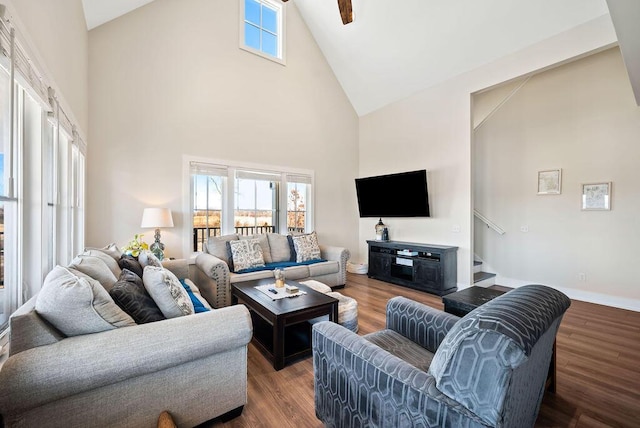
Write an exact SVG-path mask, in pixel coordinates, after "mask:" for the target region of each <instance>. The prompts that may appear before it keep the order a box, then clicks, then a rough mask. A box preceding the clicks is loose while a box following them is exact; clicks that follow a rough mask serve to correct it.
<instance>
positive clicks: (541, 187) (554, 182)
mask: <svg viewBox="0 0 640 428" xmlns="http://www.w3.org/2000/svg"><path fill="white" fill-rule="evenodd" d="M561 192H562V169H561V168H558V169H546V170H544V171H538V195H559V194H560V193H561Z"/></svg>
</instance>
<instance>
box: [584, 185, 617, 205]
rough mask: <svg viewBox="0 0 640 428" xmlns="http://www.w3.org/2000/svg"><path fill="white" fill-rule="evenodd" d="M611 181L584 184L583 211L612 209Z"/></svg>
mask: <svg viewBox="0 0 640 428" xmlns="http://www.w3.org/2000/svg"><path fill="white" fill-rule="evenodd" d="M611 186H612V183H611V181H605V182H600V183H583V184H582V211H609V210H610V209H611V189H612V187H611Z"/></svg>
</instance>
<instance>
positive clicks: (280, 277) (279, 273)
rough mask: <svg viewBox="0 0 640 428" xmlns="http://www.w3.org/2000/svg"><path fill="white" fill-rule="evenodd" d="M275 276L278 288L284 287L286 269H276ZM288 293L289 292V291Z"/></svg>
mask: <svg viewBox="0 0 640 428" xmlns="http://www.w3.org/2000/svg"><path fill="white" fill-rule="evenodd" d="M273 276H274V277H275V278H276V287H278V288H282V287H284V280H285V277H284V269H274V271H273ZM287 291H288V290H287Z"/></svg>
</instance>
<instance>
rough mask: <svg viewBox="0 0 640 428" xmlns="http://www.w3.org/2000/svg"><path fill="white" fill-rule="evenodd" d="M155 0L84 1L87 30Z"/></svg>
mask: <svg viewBox="0 0 640 428" xmlns="http://www.w3.org/2000/svg"><path fill="white" fill-rule="evenodd" d="M152 1H153V0H82V6H83V7H84V18H85V21H87V29H88V30H92V29H94V28H96V27H98V26H100V25H102V24H104V23H105V22H109V21H111V20H112V19H116V18H117V17H119V16H122V15H124V14H125V13H129V12H131V11H132V10H134V9H137V8H139V7H140V6H144V5H145V4H147V3H151V2H152Z"/></svg>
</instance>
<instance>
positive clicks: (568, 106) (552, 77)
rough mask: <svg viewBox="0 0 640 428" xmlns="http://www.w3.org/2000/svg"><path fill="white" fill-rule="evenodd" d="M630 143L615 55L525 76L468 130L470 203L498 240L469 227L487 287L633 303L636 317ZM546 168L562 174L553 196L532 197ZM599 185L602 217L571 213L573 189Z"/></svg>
mask: <svg viewBox="0 0 640 428" xmlns="http://www.w3.org/2000/svg"><path fill="white" fill-rule="evenodd" d="M488 98H491V93H484V94H481V95H477V96H476V97H475V99H474V102H475V104H476V105H483V104H485V100H486V99H488ZM639 137H640V108H638V107H637V106H636V104H635V101H634V97H633V91H632V90H631V86H630V83H629V79H628V76H627V73H626V70H625V67H624V63H623V61H622V57H621V55H620V51H619V49H618V48H614V49H610V50H607V51H605V52H601V53H598V54H596V55H593V56H590V57H588V58H584V59H581V60H578V61H576V62H573V63H570V64H565V65H563V66H561V67H558V68H555V69H553V70H549V71H546V72H543V73H541V74H538V75H536V76H534V77H532V78H531V80H529V82H528V83H527V84H526V85H524V86H523V87H522V88H521V89H520V90H519V91H518V92H517V93H516V94H515V95H514V96H513V97H511V98H510V99H509V100H508V101H507V102H506V103H505V104H504V105H503V106H502V108H500V109H499V110H498V111H496V112H495V114H493V115H492V116H491V118H490V119H489V120H487V121H486V122H485V123H484V124H483V126H482V127H480V128H479V129H478V130H477V131H476V134H475V145H474V147H475V154H476V156H475V159H476V163H475V166H476V170H475V205H476V208H478V209H479V210H480V211H481V212H482V213H483V214H485V215H486V216H487V217H488V218H490V219H491V220H492V221H494V222H496V223H497V224H499V225H500V226H501V227H502V228H503V229H505V230H506V231H507V233H505V234H504V235H502V236H500V235H498V234H496V233H495V232H493V231H492V230H490V229H487V228H485V227H478V228H477V229H476V244H475V248H476V252H477V253H478V255H480V256H481V257H482V258H483V259H484V260H486V261H488V262H489V263H490V264H491V267H492V268H493V269H495V271H496V272H497V273H498V274H499V277H498V279H497V282H499V283H500V284H503V285H519V284H520V283H522V282H527V283H540V284H547V285H552V286H554V287H557V288H569V289H571V291H572V292H573V293H574V295H576V296H581V295H582V296H583V298H586V299H589V298H590V297H591V298H593V297H596V296H593V295H592V294H593V293H597V294H601V295H602V296H599V298H600V299H601V300H602V301H607V300H611V299H613V301H612V303H614V304H615V303H617V304H618V305H620V304H622V305H623V306H624V304H623V302H622V301H621V300H620V298H621V299H634V300H635V301H636V303H635V305H636V306H635V309H639V310H640V288H638V287H637V282H638V281H637V270H638V260H640V259H639V258H638V253H637V246H638V245H637V243H638V242H640V228H638V226H637V224H638V220H637V217H638V212H640V198H639V197H638V183H639V182H640V172H639V170H638V165H637V162H638V159H640V144H638V142H639V141H640V140H639ZM553 168H562V193H561V194H560V195H553V196H551V195H544V196H538V195H536V192H537V172H538V171H539V170H545V169H553ZM609 181H611V182H613V199H612V209H611V211H581V195H582V192H581V183H593V182H609ZM521 226H527V227H528V229H529V232H527V233H522V232H521V231H520V228H521ZM580 273H583V274H584V275H585V279H586V281H581V280H580V279H579V277H580V275H579V274H580ZM629 305H633V304H632V303H630V302H628V304H627V306H629ZM629 307H632V306H629Z"/></svg>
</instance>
